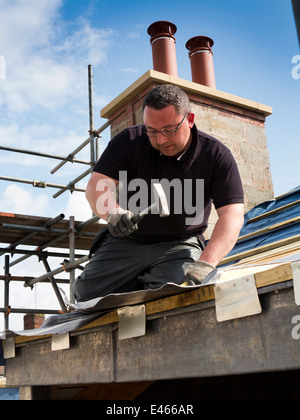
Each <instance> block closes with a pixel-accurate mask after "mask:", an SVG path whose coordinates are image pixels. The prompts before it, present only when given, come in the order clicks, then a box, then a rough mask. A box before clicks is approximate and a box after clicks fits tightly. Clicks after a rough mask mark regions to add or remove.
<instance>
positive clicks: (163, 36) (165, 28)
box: [148, 21, 177, 77]
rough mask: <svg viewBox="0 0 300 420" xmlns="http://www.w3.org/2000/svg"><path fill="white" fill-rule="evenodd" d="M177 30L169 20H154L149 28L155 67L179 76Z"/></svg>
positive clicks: (160, 70) (157, 69)
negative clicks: (175, 35) (176, 45)
mask: <svg viewBox="0 0 300 420" xmlns="http://www.w3.org/2000/svg"><path fill="white" fill-rule="evenodd" d="M176 31H177V27H176V25H174V23H172V22H168V21H158V22H154V23H152V24H151V25H150V26H149V28H148V34H149V35H150V37H151V38H150V44H151V46H152V59H153V69H154V70H156V71H159V72H162V73H166V74H169V75H171V76H176V77H177V60H176V48H175V44H176V38H175V37H174V34H175V33H176Z"/></svg>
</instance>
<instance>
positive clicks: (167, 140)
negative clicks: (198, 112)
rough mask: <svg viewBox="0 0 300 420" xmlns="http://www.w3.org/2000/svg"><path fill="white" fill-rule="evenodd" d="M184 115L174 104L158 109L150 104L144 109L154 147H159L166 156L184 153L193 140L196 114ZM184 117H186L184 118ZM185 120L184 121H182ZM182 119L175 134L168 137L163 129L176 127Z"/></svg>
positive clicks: (145, 121)
mask: <svg viewBox="0 0 300 420" xmlns="http://www.w3.org/2000/svg"><path fill="white" fill-rule="evenodd" d="M184 117H185V116H184V115H181V114H179V113H178V111H177V110H176V108H175V107H174V105H169V106H167V107H165V108H163V109H160V110H156V109H153V108H150V107H148V106H146V107H145V109H144V124H145V126H146V129H147V132H149V133H152V134H153V133H154V134H156V135H153V136H152V134H150V135H149V139H150V143H151V145H152V147H154V149H157V150H159V151H160V153H162V154H163V155H165V156H176V155H180V154H181V153H183V152H184V151H185V150H186V149H187V148H188V147H189V145H190V142H191V138H192V135H191V128H192V127H193V125H194V114H193V113H189V114H187V115H186V117H185V118H184ZM183 118H184V119H183ZM182 120H183V121H182ZM181 121H182V124H181V125H180V127H179V128H178V130H177V132H176V134H175V135H174V136H170V137H166V136H164V135H163V134H162V133H160V132H157V131H161V130H172V129H175V128H176V127H177V126H178V124H180V122H181Z"/></svg>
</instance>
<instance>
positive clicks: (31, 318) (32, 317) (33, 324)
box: [24, 313, 45, 330]
mask: <svg viewBox="0 0 300 420" xmlns="http://www.w3.org/2000/svg"><path fill="white" fill-rule="evenodd" d="M44 321H45V315H43V314H34V313H29V314H26V315H25V316H24V330H35V329H38V328H41V326H42V325H43V323H44Z"/></svg>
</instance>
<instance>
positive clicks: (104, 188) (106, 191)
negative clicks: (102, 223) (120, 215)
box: [85, 172, 119, 220]
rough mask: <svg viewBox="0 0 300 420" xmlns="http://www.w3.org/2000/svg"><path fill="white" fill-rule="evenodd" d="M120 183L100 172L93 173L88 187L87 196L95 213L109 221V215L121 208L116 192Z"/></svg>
mask: <svg viewBox="0 0 300 420" xmlns="http://www.w3.org/2000/svg"><path fill="white" fill-rule="evenodd" d="M118 184H119V181H116V180H115V179H113V178H109V177H108V176H106V175H103V174H101V173H99V172H93V173H92V175H91V177H90V180H89V182H88V185H87V187H86V192H85V196H86V199H87V201H88V202H89V204H90V207H91V209H92V211H93V213H94V214H95V215H96V216H98V217H100V218H101V219H104V220H107V216H108V214H109V213H110V212H111V211H112V210H114V209H116V208H118V207H119V204H118V203H117V201H116V190H117V186H118Z"/></svg>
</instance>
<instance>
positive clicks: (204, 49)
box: [185, 36, 216, 89]
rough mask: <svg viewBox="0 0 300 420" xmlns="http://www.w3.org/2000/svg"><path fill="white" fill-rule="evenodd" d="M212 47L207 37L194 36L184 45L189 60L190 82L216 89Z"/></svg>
mask: <svg viewBox="0 0 300 420" xmlns="http://www.w3.org/2000/svg"><path fill="white" fill-rule="evenodd" d="M213 45H214V41H213V40H212V39H211V38H209V37H208V36H195V37H194V38H191V39H189V40H188V42H187V43H186V44H185V46H186V48H187V49H188V50H189V57H190V60H191V71H192V81H193V82H195V83H200V84H201V85H205V86H208V87H211V88H214V89H216V80H215V71H214V63H213V52H212V49H211V48H212V46H213Z"/></svg>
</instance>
